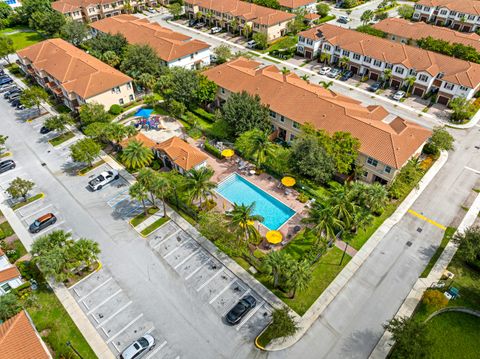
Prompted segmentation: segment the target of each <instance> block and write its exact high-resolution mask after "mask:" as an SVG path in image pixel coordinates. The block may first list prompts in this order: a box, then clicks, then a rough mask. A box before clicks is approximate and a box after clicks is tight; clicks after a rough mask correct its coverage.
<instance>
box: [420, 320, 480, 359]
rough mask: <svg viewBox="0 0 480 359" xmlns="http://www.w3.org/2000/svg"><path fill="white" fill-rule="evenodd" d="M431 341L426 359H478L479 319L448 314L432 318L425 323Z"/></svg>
mask: <svg viewBox="0 0 480 359" xmlns="http://www.w3.org/2000/svg"><path fill="white" fill-rule="evenodd" d="M427 333H428V337H429V338H430V340H431V341H432V346H431V348H430V350H429V354H428V356H427V358H432V359H443V358H445V359H450V358H478V357H479V354H478V340H479V338H480V318H478V317H475V316H473V315H471V314H466V313H459V312H449V313H442V314H439V315H437V316H436V317H433V318H432V319H431V320H430V321H429V322H428V323H427Z"/></svg>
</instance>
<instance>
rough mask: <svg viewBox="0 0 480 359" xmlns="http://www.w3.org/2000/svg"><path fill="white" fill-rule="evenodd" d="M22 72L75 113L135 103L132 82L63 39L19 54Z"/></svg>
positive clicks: (36, 45)
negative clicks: (98, 106) (95, 105)
mask: <svg viewBox="0 0 480 359" xmlns="http://www.w3.org/2000/svg"><path fill="white" fill-rule="evenodd" d="M17 55H18V64H19V65H20V68H21V69H22V71H23V72H24V73H25V74H26V75H28V76H31V77H32V78H33V79H34V80H35V81H36V82H37V83H38V84H39V85H40V86H42V87H43V88H45V89H46V90H48V91H49V92H51V93H52V94H53V95H54V96H55V97H56V98H57V99H58V100H59V101H60V102H62V103H63V104H64V105H65V106H67V107H68V108H70V109H71V110H73V111H75V110H77V109H78V107H80V106H81V105H83V104H85V103H93V102H95V103H99V104H101V105H103V106H104V107H105V109H107V110H108V109H109V108H110V106H112V105H114V104H117V105H124V104H127V103H129V102H132V101H134V100H135V94H134V91H133V84H132V81H133V79H132V78H131V77H129V76H127V75H125V74H123V73H121V72H120V71H118V70H116V69H114V68H113V67H111V66H109V65H107V64H105V63H103V62H102V61H100V60H98V59H97V58H95V57H93V56H91V55H89V54H87V53H86V52H84V51H82V50H80V49H78V48H77V47H75V46H73V45H72V44H70V43H68V42H66V41H64V40H62V39H49V40H45V41H42V42H39V43H37V44H35V45H32V46H29V47H26V48H24V49H22V50H20V51H18V52H17Z"/></svg>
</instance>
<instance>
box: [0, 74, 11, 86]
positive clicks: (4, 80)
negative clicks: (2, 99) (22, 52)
mask: <svg viewBox="0 0 480 359" xmlns="http://www.w3.org/2000/svg"><path fill="white" fill-rule="evenodd" d="M11 82H13V80H12V79H11V78H10V77H8V76H7V77H2V78H0V85H5V84H9V83H11Z"/></svg>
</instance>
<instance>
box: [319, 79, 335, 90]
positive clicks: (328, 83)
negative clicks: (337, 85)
mask: <svg viewBox="0 0 480 359" xmlns="http://www.w3.org/2000/svg"><path fill="white" fill-rule="evenodd" d="M319 83H320V85H322V87H323V88H324V89H326V90H328V89H329V88H330V87H332V86H333V81H320V82H319Z"/></svg>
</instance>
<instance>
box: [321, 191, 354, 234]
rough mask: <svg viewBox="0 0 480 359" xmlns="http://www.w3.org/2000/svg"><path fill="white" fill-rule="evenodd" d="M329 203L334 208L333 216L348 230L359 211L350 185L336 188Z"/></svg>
mask: <svg viewBox="0 0 480 359" xmlns="http://www.w3.org/2000/svg"><path fill="white" fill-rule="evenodd" d="M328 203H329V206H331V208H332V212H333V215H334V216H335V217H337V218H338V219H339V220H341V221H342V222H343V223H344V226H345V229H348V228H349V227H350V225H351V223H352V218H353V216H354V215H355V212H356V211H357V209H358V205H357V204H356V203H355V201H354V198H353V191H352V190H351V186H350V185H348V184H346V185H343V186H336V188H334V189H333V191H332V195H331V197H330V198H329V200H328Z"/></svg>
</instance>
